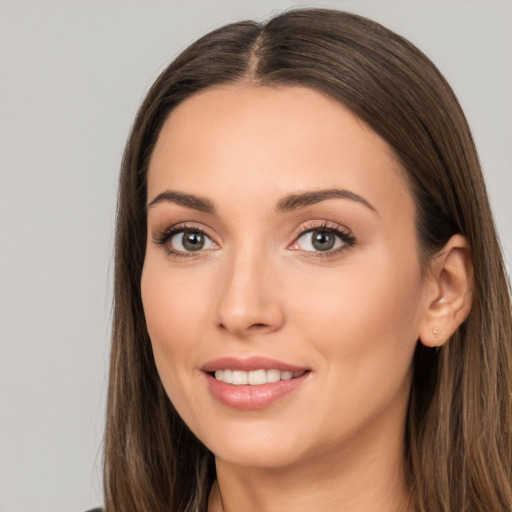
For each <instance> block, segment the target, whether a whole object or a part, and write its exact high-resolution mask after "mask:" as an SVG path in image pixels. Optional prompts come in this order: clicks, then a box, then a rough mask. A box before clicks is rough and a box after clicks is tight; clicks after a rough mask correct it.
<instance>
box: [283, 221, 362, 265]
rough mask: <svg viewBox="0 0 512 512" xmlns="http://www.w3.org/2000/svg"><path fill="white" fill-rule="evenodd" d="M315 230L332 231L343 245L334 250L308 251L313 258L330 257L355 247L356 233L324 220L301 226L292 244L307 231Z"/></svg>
mask: <svg viewBox="0 0 512 512" xmlns="http://www.w3.org/2000/svg"><path fill="white" fill-rule="evenodd" d="M314 231H321V232H323V233H332V234H333V235H335V236H337V237H338V238H339V239H340V240H341V242H342V246H341V247H338V248H337V249H334V250H328V251H306V253H307V254H308V256H309V257H313V258H328V257H333V256H337V255H338V254H340V253H341V252H344V251H346V250H347V249H350V248H351V247H353V246H354V245H355V243H356V239H355V237H354V235H353V234H352V233H351V231H350V230H349V229H348V228H345V227H342V226H340V225H339V224H334V223H332V222H329V221H323V222H322V223H321V224H317V223H315V222H310V223H307V224H306V225H304V226H301V228H300V230H299V232H298V233H297V234H296V235H295V237H294V239H293V242H292V244H295V243H296V242H297V241H298V240H299V239H300V238H301V237H303V236H304V235H306V234H307V233H312V232H314Z"/></svg>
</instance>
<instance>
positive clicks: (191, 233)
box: [169, 229, 215, 252]
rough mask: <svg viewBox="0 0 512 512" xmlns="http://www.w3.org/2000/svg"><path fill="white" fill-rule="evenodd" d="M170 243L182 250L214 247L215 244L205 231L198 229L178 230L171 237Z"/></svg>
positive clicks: (192, 250) (177, 249) (189, 250)
mask: <svg viewBox="0 0 512 512" xmlns="http://www.w3.org/2000/svg"><path fill="white" fill-rule="evenodd" d="M169 245H170V246H171V247H172V248H173V249H174V250H176V251H180V252H195V251H200V250H202V249H212V248H213V247H214V246H215V244H214V243H213V242H212V241H211V240H210V238H208V236H206V234H205V233H204V232H202V231H199V230H196V229H187V230H183V231H180V232H177V233H176V234H174V235H173V236H171V237H170V239H169Z"/></svg>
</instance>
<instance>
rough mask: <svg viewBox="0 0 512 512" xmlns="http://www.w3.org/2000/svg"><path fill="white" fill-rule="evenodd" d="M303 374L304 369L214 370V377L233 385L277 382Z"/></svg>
mask: <svg viewBox="0 0 512 512" xmlns="http://www.w3.org/2000/svg"><path fill="white" fill-rule="evenodd" d="M303 374H304V370H302V371H298V372H294V373H292V372H281V371H279V370H276V369H270V370H263V369H262V370H253V371H250V372H244V371H242V370H216V371H215V378H216V379H217V380H220V381H221V382H225V383H226V384H234V385H235V386H242V385H244V384H250V385H251V386H258V385H261V384H268V383H270V382H277V381H279V380H290V379H293V378H295V377H300V376H301V375H303Z"/></svg>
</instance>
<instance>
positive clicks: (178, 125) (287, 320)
mask: <svg viewBox="0 0 512 512" xmlns="http://www.w3.org/2000/svg"><path fill="white" fill-rule="evenodd" d="M422 276H423V274H422V272H421V268H420V264H419V257H418V244H417V239H416V235H415V226H414V205H413V199H412V197H411V195H410V193H409V191H408V189H407V186H406V184H405V179H404V175H403V173H402V171H401V169H400V167H399V165H398V164H397V162H396V161H395V160H394V159H393V156H392V154H391V151H390V149H389V147H388V146H387V144H386V143H385V142H384V141H383V140H382V139H381V138H380V137H379V136H378V135H376V134H375V133H374V132H373V131H372V130H371V129H370V128H369V127H368V126H366V125H365V124H364V123H363V122H362V121H360V120H359V119H358V118H356V117H355V116H354V115H353V114H352V113H351V112H349V111H348V110H347V109H346V108H344V107H343V106H342V105H340V104H339V103H337V102H335V101H334V100H331V99H328V98H326V97H325V96H323V95H321V94H319V93H318V92H315V91H313V90H310V89H306V88H301V87H277V88H267V87H251V86H245V85H230V86H224V87H217V88H213V89H209V90H206V91H203V92H201V93H198V94H196V95H194V96H193V97H191V98H189V99H188V100H186V101H185V102H183V103H182V104H180V105H179V106H178V107H177V108H176V109H175V110H174V111H173V112H172V113H171V115H170V116H169V118H168V120H167V121H166V123H165V125H164V127H163V129H162V131H161V133H160V135H159V138H158V141H157V144H156V147H155V150H154V153H153V156H152V158H151V162H150V166H149V174H148V239H147V249H146V256H145V261H144V270H143V274H142V283H141V284H142V299H143V303H144V311H145V315H146V320H147V327H148V331H149V335H150V337H151V342H152V346H153V351H154V356H155V361H156V365H157V367H158V371H159V374H160V377H161V380H162V382H163V385H164V387H165V389H166V391H167V393H168V395H169V398H170V399H171V401H172V403H173V404H174V406H175V408H176V409H177V411H178V413H179V414H180V416H181V417H182V418H183V420H184V421H185V423H187V425H188V426H189V427H190V429H191V430H192V431H193V432H194V433H195V434H196V435H197V437H198V438H199V439H200V440H201V441H203V442H204V443H205V445H206V446H207V447H208V448H209V449H210V450H212V451H213V453H214V454H215V455H216V456H217V457H218V459H219V460H224V461H227V462H229V463H233V464H243V465H246V466H247V465H249V466H251V465H252V466H258V467H271V466H272V467H283V466H286V465H289V464H293V463H295V462H297V461H300V460H309V461H312V460H314V459H315V457H322V456H325V455H326V454H327V453H331V454H333V453H336V454H340V453H343V454H344V456H345V457H349V456H350V453H352V452H353V451H354V450H357V449H359V450H361V449H367V450H379V449H380V450H382V449H387V448H385V447H386V446H390V447H392V449H393V450H395V449H398V448H397V444H399V443H400V440H401V438H402V432H403V423H404V418H405V414H406V407H407V401H408V396H409V389H410V382H411V361H412V356H413V352H414V348H415V345H416V342H417V339H418V332H419V329H420V324H421V322H422V320H423V318H424V315H425V311H426V295H427V294H426V286H427V284H426V282H425V278H423V277H422ZM215 371H217V372H216V373H215ZM215 375H216V376H215ZM290 377H291V378H290Z"/></svg>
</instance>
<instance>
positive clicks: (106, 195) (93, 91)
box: [0, 0, 512, 512]
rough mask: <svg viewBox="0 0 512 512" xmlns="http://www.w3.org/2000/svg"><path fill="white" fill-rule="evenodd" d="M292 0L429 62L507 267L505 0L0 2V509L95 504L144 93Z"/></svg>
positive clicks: (510, 104) (510, 182)
mask: <svg viewBox="0 0 512 512" xmlns="http://www.w3.org/2000/svg"><path fill="white" fill-rule="evenodd" d="M292 5H308V6H313V5H316V6H324V7H337V8H341V9H346V10H350V11H353V12H357V13H361V14H363V15H367V16H369V17H371V18H373V19H375V20H377V21H380V22H381V23H383V24H385V25H386V26H388V27H389V28H391V29H394V30H396V31H397V32H399V33H401V34H402V35H404V36H406V37H408V38H409V39H410V40H411V41H412V42H414V43H415V44H417V45H418V46H419V47H420V48H421V49H422V50H423V51H425V53H427V55H429V56H430V57H431V58H432V59H433V61H434V62H435V63H436V64H437V65H438V66H439V68H440V69H441V71H442V72H443V73H444V74H445V75H446V77H447V78H448V80H449V81H450V82H451V84H452V85H453V87H454V89H455V91H456V93H457V94H458V96H459V99H460V101H461V103H462V106H463V108H464V109H465V111H466V114H467V116H468V119H469V122H470V125H471V127H472V129H473V133H474V136H475V139H476V143H477V145H478V148H479V150H480V155H481V159H482V162H483V166H484V169H485V173H486V175H487V179H488V185H489V190H490V194H491V199H492V203H493V206H494V208H495V213H496V219H497V223H498V227H499V231H500V233H501V237H502V241H503V244H504V247H505V251H506V253H507V254H506V257H507V260H508V265H509V266H508V268H509V270H510V260H511V254H512V207H511V200H510V196H511V192H512V173H511V167H510V166H511V162H512V140H511V137H510V136H511V133H512V99H511V94H512V65H511V64H512V30H511V27H512V3H511V2H510V1H507V0H501V1H489V0H487V1H485V2H484V1H483V0H482V1H472V0H460V1H453V0H451V1H446V0H444V1H433V0H428V1H427V0H424V1H418V0H408V1H378V0H374V1H369V0H366V1H364V0H361V1H348V0H347V1H331V2H308V3H305V2H290V1H272V2H271V1H263V0H260V1H242V0H233V1H227V0H216V1H214V0H209V1H202V2H199V1H186V2H185V1H183V2H178V1H175V2H172V1H168V2H163V1H147V0H140V1H129V0H122V1H121V0H119V1H107V0H102V1H98V0H94V1H93V0H83V1H72V0H62V1H49V0H48V1H45V0H39V1H37V0H35V1H32V2H29V1H26V0H21V1H20V0H12V1H6V0H4V1H2V0H0V178H1V179H0V258H1V259H0V511H2V512H7V511H9V512H32V511H77V512H78V511H80V510H85V509H86V508H87V507H88V506H91V505H95V504H99V503H101V499H102V498H101V476H100V475H101V440H102V430H103V421H104V404H105V388H106V379H107V377H106V368H107V358H108V344H109V328H110V327H109V320H110V301H111V284H110V283H111V274H112V263H111V256H112V245H113V219H114V211H115V198H116V179H117V172H118V167H119V162H120V157H121V153H122V149H123V145H124V142H125V139H126V136H127V134H128V130H129V127H130V124H131V122H132V119H133V117H134V114H135V111H136V108H137V106H138V104H139V102H140V100H141V98H142V97H143V95H144V92H145V91H146V90H147V88H148V87H149V85H150V84H151V82H152V81H153V80H154V79H155V78H156V76H157V75H158V73H159V71H160V70H162V69H163V67H164V66H165V64H166V63H168V62H169V60H170V58H171V57H172V56H174V55H176V54H177V52H179V51H180V50H181V49H183V48H184V47H185V46H186V45H187V44H188V43H190V42H191V41H193V40H194V39H196V38H197V37H198V36H199V35H201V34H203V33H205V32H206V31H208V30H210V29H212V28H214V27H217V26H219V25H220V24H223V23H226V22H228V21H233V20H238V19H241V18H248V17H267V16H268V15H269V14H271V13H273V12H276V11H280V10H282V9H283V8H286V7H289V6H292Z"/></svg>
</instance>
